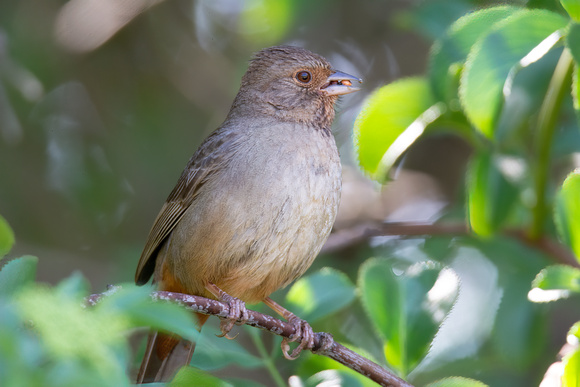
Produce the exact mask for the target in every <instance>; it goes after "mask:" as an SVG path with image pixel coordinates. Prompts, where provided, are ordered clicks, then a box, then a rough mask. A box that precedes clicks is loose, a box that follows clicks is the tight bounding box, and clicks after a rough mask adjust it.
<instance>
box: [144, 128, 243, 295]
mask: <svg viewBox="0 0 580 387" xmlns="http://www.w3.org/2000/svg"><path fill="white" fill-rule="evenodd" d="M238 137H239V136H238V135H236V131H231V130H230V131H228V130H227V129H225V128H220V129H218V130H216V131H215V132H214V133H213V134H212V135H211V136H209V137H208V138H207V139H206V140H205V141H204V143H203V144H202V145H201V146H200V147H199V149H198V150H197V152H196V153H195V154H194V155H193V157H192V158H191V159H190V160H189V163H188V164H187V167H186V168H185V170H184V171H183V173H182V174H181V176H180V177H179V180H178V181H177V184H176V186H175V188H174V189H173V191H171V193H170V194H169V197H168V198H167V201H166V202H165V204H164V205H163V207H162V208H161V211H160V212H159V215H157V219H155V223H153V227H152V228H151V231H150V232H149V237H148V238H147V243H146V244H145V248H144V249H143V252H142V253H141V258H140V259H139V263H138V265H137V271H136V273H135V282H136V283H137V284H138V285H142V284H145V283H146V282H147V281H148V280H149V278H150V277H151V275H152V274H153V272H154V270H155V259H156V258H157V252H158V250H159V248H160V247H161V245H162V244H163V241H164V240H165V238H167V237H168V236H169V234H170V233H171V231H172V230H173V229H174V228H175V226H176V225H177V223H178V222H179V220H180V219H181V218H182V217H183V215H184V214H185V212H186V211H187V209H188V208H189V206H190V205H191V204H192V203H193V201H194V200H195V198H196V196H197V194H198V193H199V190H200V188H201V187H202V186H203V185H204V184H205V182H207V181H208V178H209V177H210V176H212V175H214V174H215V173H219V172H220V171H222V170H223V168H224V166H225V165H226V164H227V163H228V161H229V160H228V159H227V158H226V157H227V155H231V154H233V148H235V146H236V143H237V139H238ZM224 155H225V157H224Z"/></svg>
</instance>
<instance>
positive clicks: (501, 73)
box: [459, 9, 566, 138]
mask: <svg viewBox="0 0 580 387" xmlns="http://www.w3.org/2000/svg"><path fill="white" fill-rule="evenodd" d="M565 26H566V19H564V18H563V17H562V16H560V15H558V14H556V13H554V12H550V11H546V10H540V9H534V10H527V9H526V10H522V11H520V12H517V13H514V14H513V15H511V16H508V17H507V18H505V19H503V20H501V21H499V22H497V23H496V24H495V25H494V26H493V28H492V29H491V31H490V33H488V34H487V35H485V36H484V37H483V38H481V39H480V40H478V42H477V43H476V44H475V45H474V46H473V47H472V49H471V51H470V52H469V55H468V57H467V61H466V64H465V69H464V71H463V75H462V77H461V82H460V88H459V96H460V101H461V104H462V106H463V109H464V111H465V113H466V115H467V117H468V118H469V119H470V121H471V122H472V123H473V124H474V125H475V126H476V127H477V128H478V129H479V130H480V131H481V133H483V134H484V135H485V136H487V137H488V138H494V131H495V123H496V120H497V117H498V114H499V112H500V109H501V106H502V103H503V93H504V91H505V92H507V93H509V82H508V81H509V79H510V77H512V76H513V75H515V73H516V72H517V69H518V68H521V67H525V66H526V65H528V64H529V63H533V62H535V61H537V60H538V59H540V58H541V57H542V56H544V55H545V54H546V53H547V52H548V51H549V50H550V49H551V48H552V47H553V45H554V44H556V42H557V41H558V39H559V36H551V37H550V39H546V38H548V36H550V35H551V34H553V33H554V32H555V31H557V30H559V29H561V28H563V27H565ZM545 39H546V40H545ZM532 50H533V51H532ZM524 57H525V60H523V59H524ZM506 82H508V84H506ZM504 86H505V88H504Z"/></svg>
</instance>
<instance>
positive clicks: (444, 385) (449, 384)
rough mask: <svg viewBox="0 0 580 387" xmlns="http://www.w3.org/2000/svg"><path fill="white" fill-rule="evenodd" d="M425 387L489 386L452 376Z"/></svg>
mask: <svg viewBox="0 0 580 387" xmlns="http://www.w3.org/2000/svg"><path fill="white" fill-rule="evenodd" d="M425 387H487V384H485V383H482V382H480V381H478V380H474V379H469V378H462V377H460V376H452V377H450V378H445V379H441V380H438V381H436V382H433V383H429V384H428V385H427V386H425Z"/></svg>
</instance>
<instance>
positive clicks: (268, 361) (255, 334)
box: [248, 329, 287, 387]
mask: <svg viewBox="0 0 580 387" xmlns="http://www.w3.org/2000/svg"><path fill="white" fill-rule="evenodd" d="M248 331H249V332H250V336H251V337H252V341H253V342H254V345H255V346H256V349H257V350H258V353H259V354H260V357H261V358H262V360H263V361H264V365H265V366H266V368H267V369H268V371H269V372H270V375H271V376H272V379H274V382H276V385H277V386H278V387H286V385H287V384H286V382H284V378H283V377H282V375H281V374H280V372H279V371H278V369H277V368H276V365H275V364H274V361H273V359H272V357H271V356H270V355H268V351H266V347H264V343H263V341H262V338H261V337H260V336H261V335H260V332H259V331H257V330H256V329H248Z"/></svg>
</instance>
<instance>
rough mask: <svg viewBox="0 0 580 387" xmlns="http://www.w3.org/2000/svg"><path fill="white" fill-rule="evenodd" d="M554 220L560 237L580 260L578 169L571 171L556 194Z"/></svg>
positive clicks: (579, 177) (579, 189) (579, 186)
mask: <svg viewBox="0 0 580 387" xmlns="http://www.w3.org/2000/svg"><path fill="white" fill-rule="evenodd" d="M554 221H555V223H556V228H557V230H558V234H559V235H560V238H562V240H563V241H564V243H566V244H567V245H568V246H570V248H571V249H572V251H573V252H574V254H575V255H576V259H577V260H579V261H580V171H579V170H576V171H574V172H572V173H571V174H570V175H568V177H567V178H566V180H564V183H563V184H562V188H561V189H560V191H559V192H558V194H557V195H556V205H555V213H554Z"/></svg>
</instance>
